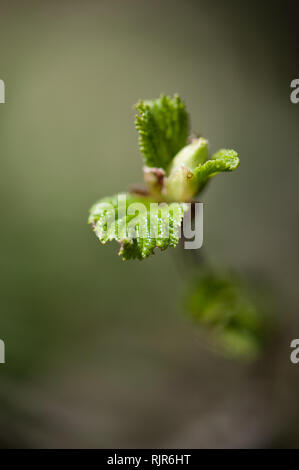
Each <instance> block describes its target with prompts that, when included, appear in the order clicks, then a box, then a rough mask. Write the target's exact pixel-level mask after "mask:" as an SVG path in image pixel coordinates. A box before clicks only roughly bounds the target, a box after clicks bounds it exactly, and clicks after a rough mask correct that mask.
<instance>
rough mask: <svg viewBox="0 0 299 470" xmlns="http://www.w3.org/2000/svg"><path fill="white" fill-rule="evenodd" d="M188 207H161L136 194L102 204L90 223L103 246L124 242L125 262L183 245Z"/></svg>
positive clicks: (102, 200)
mask: <svg viewBox="0 0 299 470" xmlns="http://www.w3.org/2000/svg"><path fill="white" fill-rule="evenodd" d="M185 210H187V206H186V205H185V204H183V203H172V204H170V205H168V204H165V205H163V204H162V205H161V204H158V203H156V202H155V201H154V200H153V199H149V198H147V197H143V196H139V195H136V194H125V193H124V194H117V195H115V196H113V197H109V198H104V199H101V200H100V201H98V202H97V203H96V204H94V206H93V207H92V208H91V210H90V215H89V219H88V222H89V223H91V224H92V227H93V230H94V232H95V234H96V236H97V237H98V239H99V240H100V242H101V243H103V244H105V243H106V242H107V241H110V240H116V241H118V242H120V244H121V248H120V251H119V255H121V256H122V258H123V260H128V259H135V258H137V259H139V260H142V259H144V258H147V257H148V256H149V255H151V254H154V249H155V248H156V247H158V248H160V249H161V250H165V249H166V248H168V247H175V246H176V245H177V244H178V242H179V228H180V226H181V222H182V219H183V215H184V211H185Z"/></svg>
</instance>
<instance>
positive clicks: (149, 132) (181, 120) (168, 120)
mask: <svg viewBox="0 0 299 470" xmlns="http://www.w3.org/2000/svg"><path fill="white" fill-rule="evenodd" d="M136 108H137V111H138V113H139V114H137V116H136V128H137V130H138V132H139V145H140V150H141V152H142V153H143V155H144V160H145V164H146V166H149V167H157V168H163V169H164V170H166V169H167V167H168V165H169V163H170V162H171V160H172V159H173V157H174V156H175V155H176V154H177V153H178V152H179V151H180V150H181V149H182V148H183V147H184V146H185V145H186V144H187V138H188V132H189V118H188V114H187V112H186V108H185V103H184V102H183V101H182V100H181V99H180V97H179V96H178V95H175V96H174V97H173V98H171V97H169V96H166V95H162V96H161V97H160V98H158V99H156V100H152V101H140V102H139V103H138V104H137V105H136Z"/></svg>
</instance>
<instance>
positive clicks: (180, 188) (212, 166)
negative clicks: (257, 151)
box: [166, 138, 239, 201]
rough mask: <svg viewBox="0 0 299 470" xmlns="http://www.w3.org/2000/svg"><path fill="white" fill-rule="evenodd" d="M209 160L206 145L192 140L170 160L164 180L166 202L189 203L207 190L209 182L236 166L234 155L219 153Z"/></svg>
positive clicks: (236, 156) (231, 153)
mask: <svg viewBox="0 0 299 470" xmlns="http://www.w3.org/2000/svg"><path fill="white" fill-rule="evenodd" d="M207 159H208V142H207V141H206V140H205V139H203V138H200V139H194V140H193V141H192V143H191V144H190V145H187V146H186V147H184V148H183V149H182V150H181V151H180V152H179V153H178V154H177V155H176V156H175V158H174V159H173V161H172V163H171V165H170V169H169V176H168V178H167V180H166V196H167V199H169V200H175V201H191V200H192V199H193V198H194V197H195V196H196V195H197V194H199V193H200V191H202V190H203V189H204V187H205V186H206V184H207V182H208V181H209V179H210V178H212V177H213V176H215V175H217V174H218V173H220V172H223V171H233V170H234V169H235V168H237V166H238V165H239V158H238V154H237V152H235V151H234V150H225V149H222V150H219V151H218V152H217V153H215V154H214V155H213V156H212V157H211V159H210V160H207Z"/></svg>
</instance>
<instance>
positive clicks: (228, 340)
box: [186, 272, 269, 358]
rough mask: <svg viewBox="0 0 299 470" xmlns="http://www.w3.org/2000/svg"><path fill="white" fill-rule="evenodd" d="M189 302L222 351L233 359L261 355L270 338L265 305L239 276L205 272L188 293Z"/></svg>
mask: <svg viewBox="0 0 299 470" xmlns="http://www.w3.org/2000/svg"><path fill="white" fill-rule="evenodd" d="M186 303H187V309H188V311H189V312H190V313H191V315H192V317H193V318H194V320H195V321H196V323H197V324H198V325H200V326H201V327H202V328H204V330H205V331H208V332H209V333H210V335H211V338H212V340H213V342H214V344H215V346H216V347H217V348H218V349H221V350H222V351H223V352H224V353H226V354H228V355H230V356H243V357H248V358H254V357H256V356H257V355H258V353H259V352H260V350H261V348H262V346H263V344H264V342H265V341H266V339H267V337H268V331H269V318H268V315H267V312H266V309H265V305H263V306H262V302H259V301H258V300H257V296H256V295H253V291H252V289H250V288H249V287H248V286H247V285H245V284H244V283H243V282H242V281H241V280H240V278H238V277H237V276H236V275H227V276H217V275H214V274H212V273H210V272H203V273H202V274H201V276H199V278H198V279H197V281H196V283H195V284H194V286H193V288H191V289H190V291H189V292H188V295H187V301H186Z"/></svg>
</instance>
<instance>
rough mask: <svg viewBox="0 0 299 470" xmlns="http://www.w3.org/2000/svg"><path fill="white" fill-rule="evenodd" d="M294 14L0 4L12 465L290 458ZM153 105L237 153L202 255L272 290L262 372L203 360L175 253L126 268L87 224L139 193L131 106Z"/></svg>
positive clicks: (217, 187)
mask: <svg viewBox="0 0 299 470" xmlns="http://www.w3.org/2000/svg"><path fill="white" fill-rule="evenodd" d="M298 13H299V12H298V4H297V5H296V4H295V2H285V1H284V2H283V1H273V2H271V3H269V2H260V1H252V2H250V3H249V2H248V3H246V4H245V3H244V2H238V1H228V2H220V1H208V0H200V1H190V0H189V1H182V0H181V1H174V0H172V1H170V0H165V1H163V2H158V1H156V0H153V1H146V0H138V1H137V0H128V1H125V2H124V1H121V0H112V1H111V0H110V1H91V0H87V1H84V2H83V1H81V2H79V1H67V0H63V1H59V2H58V1H56V0H54V1H51V2H42V1H33V0H29V1H27V2H21V1H11V2H8V1H1V2H0V78H1V79H3V80H4V81H5V84H6V103H5V104H3V105H0V158H1V173H0V178H1V185H0V191H1V205H2V210H1V214H2V220H1V222H2V223H1V232H0V247H1V248H0V250H1V268H2V269H1V283H0V290H1V296H0V308H1V317H0V338H2V339H3V340H4V341H5V345H6V364H1V365H0V446H1V447H4V448H5V447H25V448H41V447H46V448H60V447H72V448H78V447H84V448H85V447H108V448H117V447H118V448H119V447H122V448H124V447H131V448H138V447H152V448H155V447H160V448H163V447H177V448H178V447H181V448H184V447H185V448H187V447H189V448H190V447H195V448H197V447H199V448H205V447H209V448H215V447H246V448H247V447H249V448H250V447H297V446H298V444H299V426H298V424H297V423H298V419H297V418H298V416H299V403H298V398H297V397H298V392H299V365H297V366H296V365H293V364H292V363H291V362H290V352H291V350H290V342H291V340H292V339H293V338H298V337H299V319H298V305H299V297H298V247H297V244H298V207H297V204H298V195H299V191H298V182H297V179H298V170H299V161H298V143H299V139H298V117H299V105H294V104H292V103H291V101H290V92H291V89H290V82H291V80H292V79H293V78H298V75H299V70H298V68H299V67H298V54H299V50H298V28H297V23H296V15H298ZM297 17H298V16H297ZM161 92H164V93H168V94H173V93H175V92H177V93H179V94H180V95H181V96H182V97H183V98H184V99H185V101H186V103H187V108H188V110H189V112H190V115H191V121H192V130H193V131H195V132H200V133H201V134H202V135H204V136H205V137H206V138H208V139H209V141H210V147H211V150H212V151H216V150H217V149H218V148H220V147H227V148H234V149H235V150H237V151H238V152H239V155H240V159H241V165H240V167H239V169H238V170H237V171H236V172H235V173H233V174H230V175H222V176H218V177H217V178H216V179H215V181H214V182H213V184H211V187H210V188H209V189H208V190H207V192H205V193H204V196H203V202H205V209H204V245H203V250H204V253H205V257H206V258H208V260H209V263H210V265H211V266H213V267H214V269H220V270H221V269H236V270H239V271H240V272H242V273H246V272H254V273H255V275H257V276H261V277H263V278H266V279H267V282H269V284H270V285H271V286H272V287H271V289H272V291H271V292H272V293H273V303H274V304H275V308H276V309H278V310H279V311H278V314H279V318H280V322H281V324H280V327H279V330H278V332H277V334H276V336H275V338H274V339H273V340H272V342H271V346H270V347H269V348H268V349H267V350H266V351H265V353H264V354H263V355H262V356H261V357H260V358H259V359H258V360H256V361H253V362H252V361H251V362H247V361H245V362H244V361H241V360H237V359H231V358H228V357H226V356H224V355H222V354H218V353H216V352H215V351H214V350H211V349H210V348H209V347H207V346H206V345H205V344H204V340H202V337H201V335H200V334H199V328H198V327H197V326H196V325H195V324H194V322H193V321H192V320H191V319H190V318H189V317H188V316H186V315H185V313H184V305H183V302H182V298H183V297H184V295H185V292H186V287H187V286H188V283H189V282H190V279H191V278H192V277H193V276H194V275H196V271H197V267H196V263H195V264H194V262H193V261H192V262H190V261H189V260H185V253H184V252H183V251H180V249H176V250H171V249H169V250H168V251H166V252H164V253H157V254H156V256H153V257H151V258H149V259H147V260H146V261H144V262H138V261H135V262H134V261H133V262H123V261H122V260H121V258H119V257H118V256H116V252H117V249H118V247H117V245H116V244H114V243H111V244H110V245H106V246H105V247H103V246H101V245H100V243H99V242H98V240H97V239H96V237H95V235H94V234H93V233H92V231H91V229H90V227H89V226H88V225H87V214H88V209H89V208H90V206H91V205H92V204H93V203H94V202H95V201H96V200H97V199H99V198H101V197H103V196H106V195H110V194H111V195H112V194H114V193H116V192H118V191H120V190H126V189H127V188H128V186H129V185H131V184H132V183H138V182H139V181H142V158H141V156H140V153H139V150H138V148H137V135H136V131H135V128H134V110H133V105H134V103H136V102H137V101H138V100H139V99H141V98H144V99H146V98H155V97H158V96H159V95H160V93H161ZM187 258H188V257H187ZM191 264H192V267H190V265H191ZM276 296H278V297H279V299H280V300H279V302H278V301H277V303H276V300H275V299H276Z"/></svg>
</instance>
